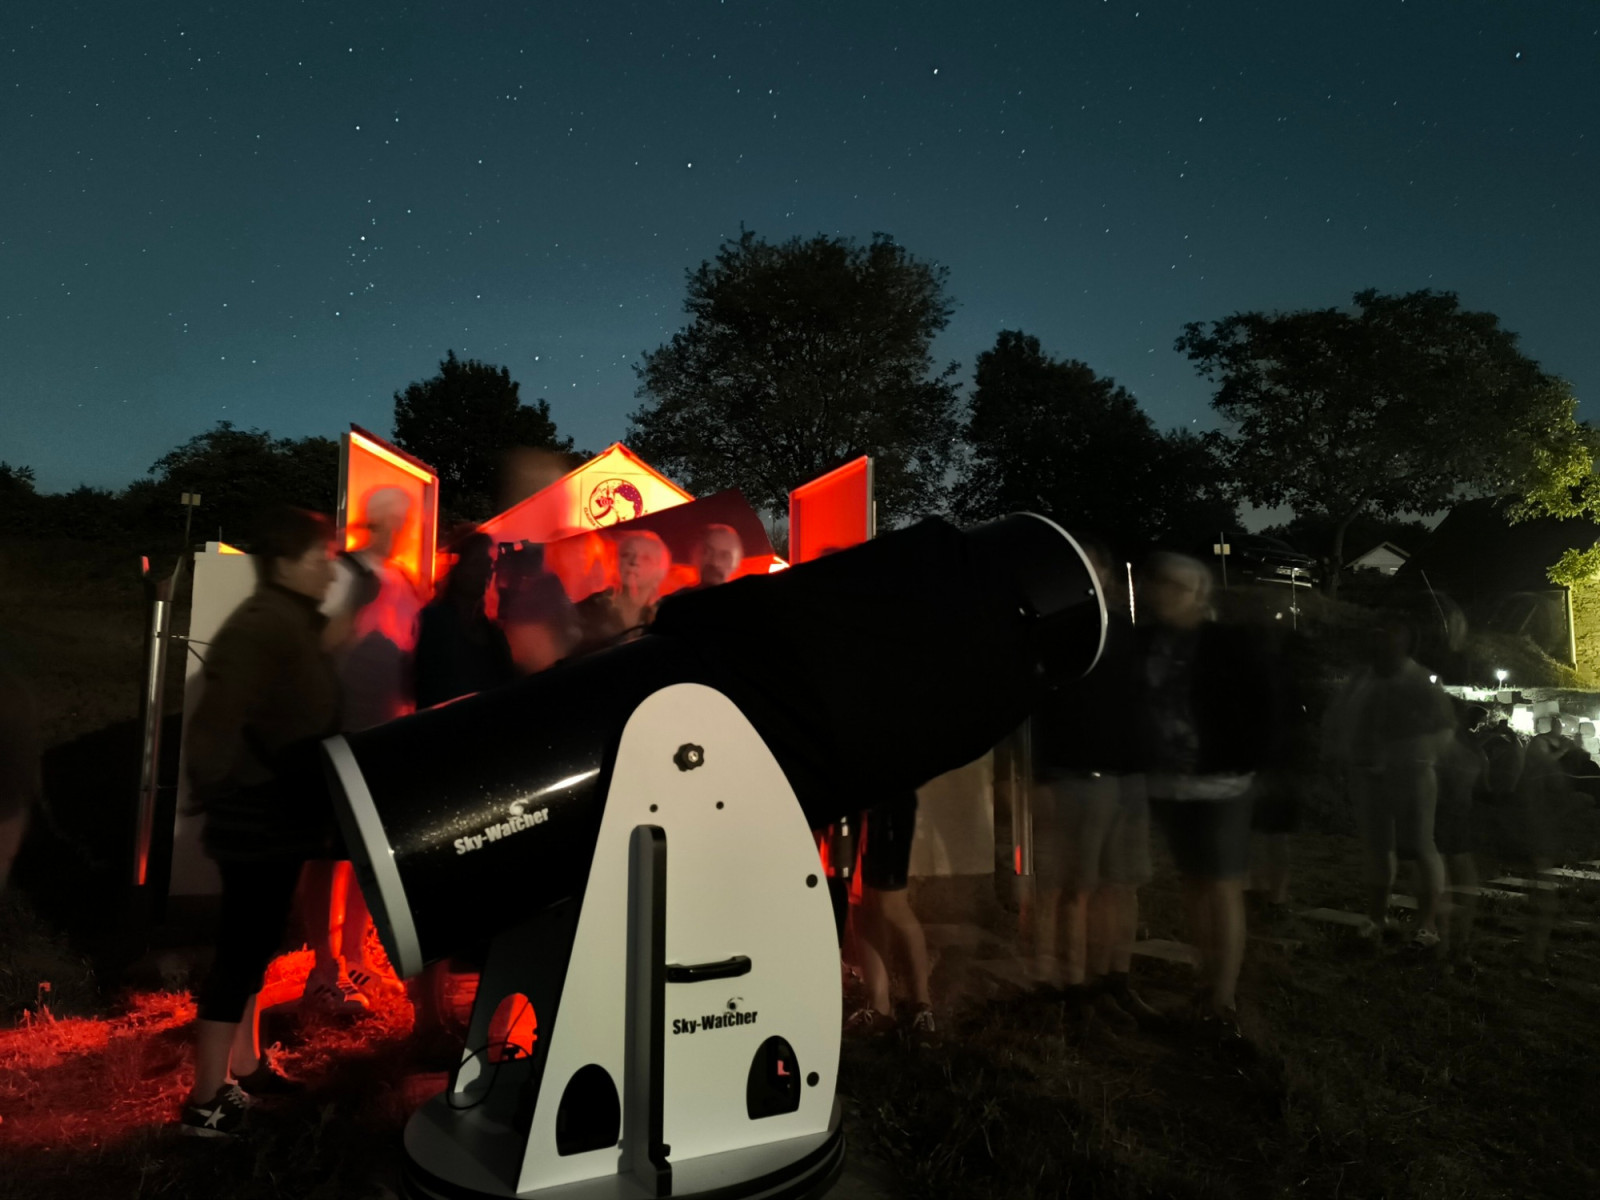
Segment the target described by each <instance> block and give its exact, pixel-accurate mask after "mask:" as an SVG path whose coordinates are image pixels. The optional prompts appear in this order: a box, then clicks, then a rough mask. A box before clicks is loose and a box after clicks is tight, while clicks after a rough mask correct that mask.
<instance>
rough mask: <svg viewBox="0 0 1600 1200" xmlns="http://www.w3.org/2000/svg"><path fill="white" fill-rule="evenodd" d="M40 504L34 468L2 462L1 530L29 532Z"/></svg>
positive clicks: (0, 467)
mask: <svg viewBox="0 0 1600 1200" xmlns="http://www.w3.org/2000/svg"><path fill="white" fill-rule="evenodd" d="M38 502H39V496H38V494H37V493H36V492H35V491H34V477H33V468H32V467H25V466H20V465H19V466H15V467H13V466H12V465H11V464H10V463H8V462H4V461H0V530H4V531H5V532H7V533H26V532H29V531H30V528H31V525H32V521H33V517H34V510H35V509H36V508H37V507H38Z"/></svg>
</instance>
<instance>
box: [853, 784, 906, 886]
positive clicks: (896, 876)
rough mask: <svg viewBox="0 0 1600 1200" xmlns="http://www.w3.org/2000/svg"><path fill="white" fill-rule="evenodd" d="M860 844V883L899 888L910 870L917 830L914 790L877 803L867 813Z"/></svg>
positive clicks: (904, 882) (903, 884) (904, 883)
mask: <svg viewBox="0 0 1600 1200" xmlns="http://www.w3.org/2000/svg"><path fill="white" fill-rule="evenodd" d="M865 826H866V828H865V831H864V837H865V840H864V841H863V843H862V846H861V883H862V885H863V886H864V887H869V888H873V889H874V890H876V891H880V892H898V891H900V890H901V889H902V888H904V887H905V886H906V882H907V879H908V878H909V876H910V873H911V839H912V837H913V836H915V834H916V832H917V794H916V793H915V792H912V793H911V794H910V795H909V796H907V797H906V798H905V799H903V800H892V801H890V802H889V803H888V804H880V805H879V806H878V807H877V808H874V809H872V810H871V811H870V812H868V813H867V819H866V822H865Z"/></svg>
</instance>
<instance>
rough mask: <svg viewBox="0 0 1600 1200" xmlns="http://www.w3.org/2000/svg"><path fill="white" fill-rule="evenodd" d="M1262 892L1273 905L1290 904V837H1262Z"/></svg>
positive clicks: (1264, 835) (1271, 835) (1283, 834)
mask: <svg viewBox="0 0 1600 1200" xmlns="http://www.w3.org/2000/svg"><path fill="white" fill-rule="evenodd" d="M1261 842H1262V845H1261V851H1262V864H1261V883H1260V890H1261V892H1262V893H1263V894H1264V895H1265V896H1266V898H1267V900H1268V901H1269V902H1270V903H1272V904H1287V903H1289V835H1288V834H1287V833H1267V834H1263V835H1262V837H1261Z"/></svg>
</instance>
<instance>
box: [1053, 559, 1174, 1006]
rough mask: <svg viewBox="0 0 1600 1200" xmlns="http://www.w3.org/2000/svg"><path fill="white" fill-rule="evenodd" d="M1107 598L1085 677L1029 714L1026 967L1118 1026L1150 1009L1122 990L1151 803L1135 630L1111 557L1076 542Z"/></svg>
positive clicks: (1146, 857)
mask: <svg viewBox="0 0 1600 1200" xmlns="http://www.w3.org/2000/svg"><path fill="white" fill-rule="evenodd" d="M1079 544H1080V545H1081V546H1082V547H1083V549H1084V553H1085V554H1086V555H1087V556H1088V559H1089V563H1090V566H1091V567H1092V568H1093V569H1094V572H1095V575H1096V577H1097V579H1098V580H1099V583H1100V587H1101V591H1102V594H1103V595H1104V596H1105V601H1106V614H1107V626H1106V640H1105V648H1104V650H1103V651H1102V653H1101V656H1100V661H1099V662H1098V663H1096V664H1095V668H1094V670H1093V672H1091V674H1090V675H1089V677H1088V678H1087V679H1086V680H1084V681H1082V682H1081V683H1077V684H1074V685H1072V686H1071V687H1069V688H1066V689H1063V690H1062V691H1061V692H1060V693H1059V694H1058V695H1057V696H1056V697H1054V698H1052V700H1051V701H1050V702H1049V703H1047V704H1046V705H1045V706H1043V708H1042V709H1041V711H1040V712H1038V713H1036V714H1035V717H1034V734H1033V744H1034V755H1035V760H1036V762H1037V763H1038V768H1037V770H1036V774H1037V776H1038V781H1039V782H1038V786H1037V787H1036V789H1035V791H1034V802H1033V816H1034V847H1035V849H1034V871H1035V886H1036V888H1037V889H1038V890H1037V903H1036V905H1035V907H1034V920H1033V928H1034V939H1033V941H1034V954H1035V958H1036V962H1037V967H1036V973H1037V974H1038V976H1039V978H1040V979H1041V980H1042V981H1044V982H1045V983H1047V984H1050V985H1054V986H1058V987H1060V988H1061V989H1062V992H1063V999H1064V1000H1065V1002H1066V1005H1067V1007H1068V1009H1069V1010H1071V1011H1073V1012H1074V1013H1075V1014H1077V1015H1082V1014H1085V1013H1086V1012H1087V1011H1089V1010H1090V1009H1091V1008H1092V1009H1093V1010H1094V1011H1096V1012H1098V1013H1100V1015H1101V1016H1103V1017H1105V1018H1106V1019H1107V1020H1108V1021H1109V1022H1110V1023H1111V1024H1112V1025H1113V1026H1114V1027H1118V1028H1123V1029H1128V1028H1132V1027H1134V1026H1135V1025H1136V1024H1137V1023H1138V1022H1139V1021H1140V1020H1141V1019H1142V1020H1145V1021H1153V1020H1154V1019H1155V1018H1156V1017H1157V1014H1156V1012H1155V1010H1154V1009H1152V1008H1150V1006H1149V1005H1147V1004H1146V1003H1145V1002H1144V1001H1143V1000H1142V999H1141V998H1140V997H1139V996H1138V994H1137V993H1135V992H1134V991H1133V990H1132V989H1131V987H1130V986H1129V969H1130V967H1131V964H1132V958H1133V943H1134V941H1135V938H1136V934H1137V930H1138V926H1139V887H1140V886H1141V885H1142V884H1144V883H1147V882H1149V879H1150V809H1149V803H1148V800H1147V797H1146V794H1145V788H1144V780H1143V779H1142V778H1141V777H1139V776H1138V775H1137V773H1136V771H1135V767H1136V764H1137V745H1138V735H1139V729H1138V726H1137V723H1136V722H1135V721H1134V719H1133V714H1134V713H1135V711H1136V710H1137V704H1138V691H1137V680H1136V672H1137V664H1136V662H1135V660H1134V658H1133V655H1132V644H1133V626H1132V624H1131V623H1130V621H1129V619H1128V606H1127V603H1126V598H1125V596H1124V590H1123V588H1122V586H1121V581H1120V579H1119V577H1118V574H1117V571H1116V569H1115V560H1114V559H1113V557H1112V556H1111V554H1110V552H1109V550H1107V549H1106V548H1105V547H1104V546H1103V545H1101V544H1100V543H1098V542H1096V541H1094V540H1093V539H1090V538H1082V537H1080V538H1079Z"/></svg>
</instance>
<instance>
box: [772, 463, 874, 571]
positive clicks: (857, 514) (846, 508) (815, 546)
mask: <svg viewBox="0 0 1600 1200" xmlns="http://www.w3.org/2000/svg"><path fill="white" fill-rule="evenodd" d="M873 525H874V519H873V511H872V459H870V458H868V457H866V456H865V455H863V456H862V457H860V458H858V459H856V460H855V461H854V462H848V463H845V465H844V466H842V467H840V468H838V469H837V470H834V471H829V472H828V473H827V474H826V475H823V476H820V477H818V478H816V479H813V480H812V481H811V482H810V483H805V484H801V485H800V486H799V487H797V488H795V490H794V491H792V492H790V493H789V561H790V562H791V563H803V562H810V561H811V560H812V559H813V558H819V557H821V556H822V555H823V554H825V553H827V552H828V551H829V550H844V549H847V548H849V547H851V546H858V545H860V544H861V543H862V542H864V541H866V540H867V539H869V538H870V537H872V535H873V533H874V532H875V530H874V529H873Z"/></svg>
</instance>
